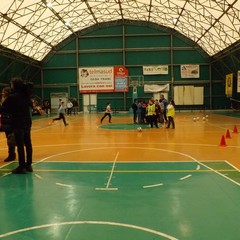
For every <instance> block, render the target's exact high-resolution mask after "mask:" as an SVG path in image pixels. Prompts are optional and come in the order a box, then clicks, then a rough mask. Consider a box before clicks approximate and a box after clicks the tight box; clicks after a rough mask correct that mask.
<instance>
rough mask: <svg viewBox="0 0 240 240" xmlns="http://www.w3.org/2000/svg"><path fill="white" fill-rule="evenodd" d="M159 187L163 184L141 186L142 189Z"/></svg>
mask: <svg viewBox="0 0 240 240" xmlns="http://www.w3.org/2000/svg"><path fill="white" fill-rule="evenodd" d="M159 186H163V183H157V184H152V185H146V186H143V188H152V187H159Z"/></svg>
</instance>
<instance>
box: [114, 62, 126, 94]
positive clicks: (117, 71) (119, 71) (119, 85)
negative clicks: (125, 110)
mask: <svg viewBox="0 0 240 240" xmlns="http://www.w3.org/2000/svg"><path fill="white" fill-rule="evenodd" d="M114 91H115V92H128V70H127V69H126V68H125V67H122V66H115V67H114Z"/></svg>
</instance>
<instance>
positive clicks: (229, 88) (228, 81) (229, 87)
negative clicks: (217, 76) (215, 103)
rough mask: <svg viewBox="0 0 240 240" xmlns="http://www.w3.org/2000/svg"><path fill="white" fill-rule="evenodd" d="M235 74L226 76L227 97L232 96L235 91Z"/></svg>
mask: <svg viewBox="0 0 240 240" xmlns="http://www.w3.org/2000/svg"><path fill="white" fill-rule="evenodd" d="M232 85H233V73H230V74H227V75H226V84H225V93H226V95H227V97H231V96H232V90H233V87H232Z"/></svg>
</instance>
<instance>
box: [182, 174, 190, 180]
mask: <svg viewBox="0 0 240 240" xmlns="http://www.w3.org/2000/svg"><path fill="white" fill-rule="evenodd" d="M190 177H192V175H191V174H189V175H187V176H185V177H182V178H180V180H185V179H187V178H190Z"/></svg>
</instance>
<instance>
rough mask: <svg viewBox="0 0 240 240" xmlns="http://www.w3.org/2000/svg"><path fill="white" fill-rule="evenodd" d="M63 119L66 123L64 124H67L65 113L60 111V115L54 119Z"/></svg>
mask: <svg viewBox="0 0 240 240" xmlns="http://www.w3.org/2000/svg"><path fill="white" fill-rule="evenodd" d="M61 119H62V120H63V123H64V125H65V126H66V125H67V123H66V119H65V116H64V114H63V113H59V117H57V118H54V119H53V121H55V120H61Z"/></svg>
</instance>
